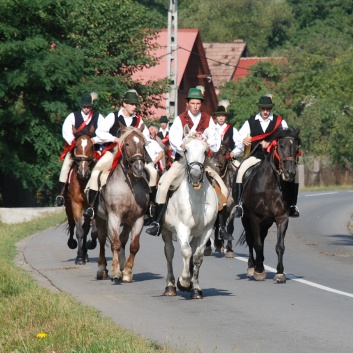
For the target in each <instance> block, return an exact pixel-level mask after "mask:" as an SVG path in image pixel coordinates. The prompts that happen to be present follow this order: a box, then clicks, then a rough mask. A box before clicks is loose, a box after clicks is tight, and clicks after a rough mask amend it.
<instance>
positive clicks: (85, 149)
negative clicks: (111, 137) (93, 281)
mask: <svg viewBox="0 0 353 353" xmlns="http://www.w3.org/2000/svg"><path fill="white" fill-rule="evenodd" d="M73 132H74V135H75V139H76V141H75V147H74V149H73V151H72V158H73V161H74V162H73V165H72V168H71V171H70V174H69V188H68V191H67V192H66V193H65V211H66V215H67V220H68V232H69V240H68V242H67V245H68V246H69V248H70V249H76V248H77V247H78V249H77V257H76V259H75V263H76V264H79V265H84V264H85V263H86V261H88V255H87V248H88V247H89V249H94V248H95V247H96V244H97V242H96V240H93V241H92V242H90V245H88V244H87V242H86V240H87V235H88V232H89V230H90V224H91V221H90V219H89V218H83V216H82V213H83V210H84V209H85V208H87V207H88V201H87V197H86V195H85V192H84V190H85V187H86V184H87V182H88V179H89V177H90V175H91V171H92V169H93V167H94V164H95V158H94V149H93V143H92V140H91V137H92V135H93V131H92V128H91V130H90V131H89V132H88V133H87V132H85V131H82V132H81V131H80V132H78V133H77V131H76V129H75V128H73ZM75 229H76V239H77V240H76V239H74V234H75ZM92 238H95V239H96V238H97V234H96V229H95V226H94V225H93V227H92Z"/></svg>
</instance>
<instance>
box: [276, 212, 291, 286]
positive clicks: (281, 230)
mask: <svg viewBox="0 0 353 353" xmlns="http://www.w3.org/2000/svg"><path fill="white" fill-rule="evenodd" d="M287 228H288V218H287V219H285V220H284V221H282V222H280V223H279V224H277V244H276V253H277V256H278V263H277V273H276V274H275V276H274V277H273V280H274V281H277V283H286V276H285V274H284V273H283V272H284V266H283V254H284V251H285V246H284V237H285V234H286V231H287Z"/></svg>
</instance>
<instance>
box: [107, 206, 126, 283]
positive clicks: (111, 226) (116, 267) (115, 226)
mask: <svg viewBox="0 0 353 353" xmlns="http://www.w3.org/2000/svg"><path fill="white" fill-rule="evenodd" d="M120 224H121V220H120V219H119V217H117V215H115V214H114V213H113V212H111V213H109V215H108V233H109V234H110V236H111V249H112V253H113V260H112V270H111V274H110V279H111V280H112V281H115V280H121V278H122V277H123V274H122V272H121V268H120V261H119V253H120V249H121V242H120Z"/></svg>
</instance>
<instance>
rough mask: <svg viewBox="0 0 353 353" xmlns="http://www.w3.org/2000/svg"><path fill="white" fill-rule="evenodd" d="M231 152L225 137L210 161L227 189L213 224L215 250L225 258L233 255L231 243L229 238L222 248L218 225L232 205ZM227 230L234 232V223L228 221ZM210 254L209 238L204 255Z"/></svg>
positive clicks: (234, 169)
mask: <svg viewBox="0 0 353 353" xmlns="http://www.w3.org/2000/svg"><path fill="white" fill-rule="evenodd" d="M231 152H232V150H231V148H230V141H229V139H225V140H224V141H222V144H221V147H220V148H219V150H218V152H216V153H214V155H213V157H212V163H213V167H214V170H215V171H216V172H217V173H218V174H219V176H220V177H221V178H222V180H223V182H224V184H225V185H226V187H227V189H228V195H227V206H226V207H225V208H224V209H223V210H222V211H220V212H219V214H218V216H217V219H216V222H215V226H214V247H215V251H216V252H218V253H224V251H225V250H226V252H225V256H226V257H227V258H233V257H234V251H233V245H232V241H231V240H227V245H226V248H224V244H225V240H223V239H220V238H219V226H220V225H221V224H223V219H224V221H226V219H227V218H228V217H229V212H230V210H232V208H233V207H234V204H235V203H234V198H233V195H232V183H233V178H234V175H235V172H236V170H237V168H236V167H235V165H234V164H233V160H232V158H231V157H230V153H231ZM227 232H228V233H229V234H233V232H234V224H233V222H230V223H228V226H227ZM209 255H212V247H211V240H209V241H208V242H207V244H206V248H205V256H209Z"/></svg>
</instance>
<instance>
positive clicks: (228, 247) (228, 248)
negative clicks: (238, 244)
mask: <svg viewBox="0 0 353 353" xmlns="http://www.w3.org/2000/svg"><path fill="white" fill-rule="evenodd" d="M234 257H235V253H234V250H233V244H232V241H231V240H228V241H227V245H226V258H227V259H233V258H234Z"/></svg>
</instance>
